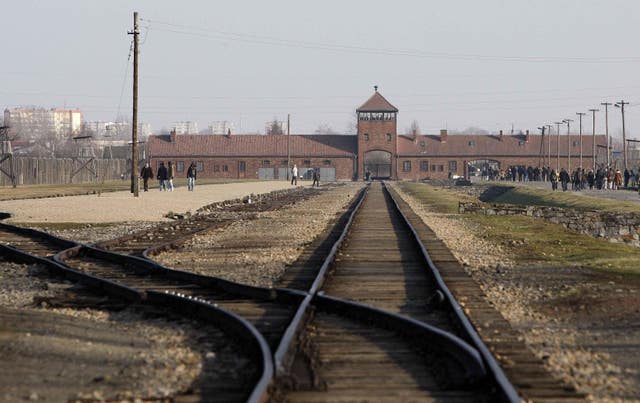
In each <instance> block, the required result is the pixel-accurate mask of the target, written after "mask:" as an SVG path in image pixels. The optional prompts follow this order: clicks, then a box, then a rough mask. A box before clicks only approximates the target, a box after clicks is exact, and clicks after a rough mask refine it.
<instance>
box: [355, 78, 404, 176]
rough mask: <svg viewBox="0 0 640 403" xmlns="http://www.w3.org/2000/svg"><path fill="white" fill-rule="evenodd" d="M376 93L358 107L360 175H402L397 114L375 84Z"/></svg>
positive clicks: (358, 174)
mask: <svg viewBox="0 0 640 403" xmlns="http://www.w3.org/2000/svg"><path fill="white" fill-rule="evenodd" d="M373 88H374V90H375V92H374V93H373V95H372V96H371V97H370V98H369V99H368V100H367V102H365V103H364V104H362V106H360V107H359V108H358V109H356V113H357V116H358V172H357V179H359V180H362V179H364V178H365V176H366V173H367V172H369V173H370V176H371V177H372V178H389V179H397V178H398V167H397V157H396V156H397V154H398V142H397V130H398V128H397V119H396V118H397V114H398V108H396V107H395V106H393V105H391V103H389V101H387V100H386V99H385V98H384V97H383V96H382V95H381V94H380V93H379V92H378V86H377V85H376V86H375V87H373Z"/></svg>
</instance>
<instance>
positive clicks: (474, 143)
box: [468, 140, 476, 147]
mask: <svg viewBox="0 0 640 403" xmlns="http://www.w3.org/2000/svg"><path fill="white" fill-rule="evenodd" d="M468 144H469V147H475V146H476V141H475V140H469V143H468Z"/></svg>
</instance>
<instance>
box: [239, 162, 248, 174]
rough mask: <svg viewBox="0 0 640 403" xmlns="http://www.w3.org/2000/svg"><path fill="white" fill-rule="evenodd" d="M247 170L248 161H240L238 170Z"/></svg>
mask: <svg viewBox="0 0 640 403" xmlns="http://www.w3.org/2000/svg"><path fill="white" fill-rule="evenodd" d="M246 170H247V163H246V162H244V161H240V162H238V171H240V172H244V171H246Z"/></svg>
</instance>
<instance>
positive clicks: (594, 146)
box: [589, 109, 599, 175]
mask: <svg viewBox="0 0 640 403" xmlns="http://www.w3.org/2000/svg"><path fill="white" fill-rule="evenodd" d="M598 110H599V109H589V112H591V113H592V114H593V127H592V129H591V130H592V131H591V133H592V134H593V139H592V144H591V145H592V147H593V149H592V150H591V157H592V158H593V174H594V175H595V173H596V112H598Z"/></svg>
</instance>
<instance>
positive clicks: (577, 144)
mask: <svg viewBox="0 0 640 403" xmlns="http://www.w3.org/2000/svg"><path fill="white" fill-rule="evenodd" d="M579 145H580V143H579V142H577V141H574V142H573V146H574V147H578V146H579ZM605 148H606V147H605Z"/></svg>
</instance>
